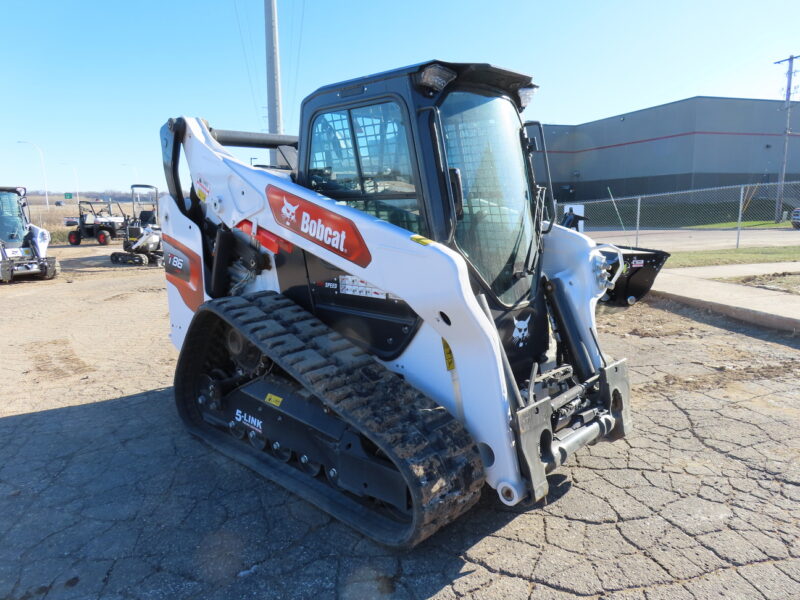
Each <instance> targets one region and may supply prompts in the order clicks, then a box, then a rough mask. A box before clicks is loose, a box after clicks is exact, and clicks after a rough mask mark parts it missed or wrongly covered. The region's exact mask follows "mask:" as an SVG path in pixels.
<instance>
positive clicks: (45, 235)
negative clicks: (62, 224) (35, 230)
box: [39, 229, 50, 244]
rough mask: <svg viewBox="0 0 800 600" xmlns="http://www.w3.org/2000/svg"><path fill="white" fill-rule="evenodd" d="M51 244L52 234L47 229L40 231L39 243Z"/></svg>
mask: <svg viewBox="0 0 800 600" xmlns="http://www.w3.org/2000/svg"><path fill="white" fill-rule="evenodd" d="M49 242H50V233H49V232H48V231H47V230H46V229H40V230H39V243H40V244H46V243H49Z"/></svg>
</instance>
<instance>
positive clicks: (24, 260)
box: [0, 187, 61, 283]
mask: <svg viewBox="0 0 800 600" xmlns="http://www.w3.org/2000/svg"><path fill="white" fill-rule="evenodd" d="M25 194H26V190H25V188H24V187H0V283H10V282H11V280H12V279H14V278H17V277H21V276H26V275H34V276H36V277H37V278H39V279H53V278H54V277H55V276H56V275H58V274H59V273H60V272H61V265H60V264H59V262H58V259H57V258H56V257H54V256H47V247H48V246H49V245H50V233H49V232H48V231H47V230H46V229H43V228H41V227H37V226H36V225H34V224H33V223H31V216H30V212H29V209H28V201H27V199H26V197H25Z"/></svg>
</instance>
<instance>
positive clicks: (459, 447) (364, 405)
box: [175, 292, 484, 547]
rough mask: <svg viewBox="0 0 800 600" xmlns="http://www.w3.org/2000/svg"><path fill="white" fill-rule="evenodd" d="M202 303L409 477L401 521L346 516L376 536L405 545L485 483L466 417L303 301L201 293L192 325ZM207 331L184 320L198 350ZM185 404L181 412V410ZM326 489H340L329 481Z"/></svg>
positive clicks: (468, 503)
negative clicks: (391, 527) (407, 511)
mask: <svg viewBox="0 0 800 600" xmlns="http://www.w3.org/2000/svg"><path fill="white" fill-rule="evenodd" d="M202 313H213V314H215V315H216V316H217V317H218V318H219V319H222V320H223V321H226V322H227V323H228V324H229V325H230V326H231V327H234V328H236V329H237V330H238V331H239V332H240V333H241V334H242V335H243V336H244V337H245V338H247V339H248V340H250V342H251V343H253V344H254V345H256V346H257V347H258V348H259V349H260V351H261V352H262V353H263V354H265V355H266V356H268V357H269V358H270V359H271V360H273V361H274V362H275V363H276V364H277V365H278V366H279V367H280V368H281V369H283V370H284V371H285V372H286V373H288V374H289V375H290V376H291V377H292V378H294V379H295V380H296V381H297V382H298V383H300V384H301V385H302V386H303V387H305V388H306V389H307V390H308V391H309V392H311V393H312V394H314V395H315V396H316V397H317V398H318V399H319V400H320V401H321V402H323V403H324V404H325V405H326V406H327V407H328V408H330V409H331V410H332V411H333V412H335V413H336V414H338V415H339V417H340V418H342V419H343V420H344V421H345V422H347V423H348V424H349V425H350V426H351V427H353V428H355V429H357V430H358V431H360V432H361V434H362V435H365V436H366V437H367V438H369V439H370V440H372V442H374V443H375V444H376V445H377V446H378V447H379V448H380V449H381V450H382V451H383V452H384V453H385V454H386V455H387V456H388V457H389V458H390V459H391V460H392V461H393V462H394V464H395V465H396V466H397V467H398V469H399V470H400V472H401V473H402V474H403V476H404V477H405V478H406V481H407V482H408V485H409V489H410V490H411V493H412V499H413V513H412V516H413V519H412V523H411V525H409V526H408V530H407V531H404V532H402V533H401V534H397V535H396V536H392V538H391V539H387V537H386V536H381V535H380V534H377V535H376V534H375V532H371V531H369V530H366V528H365V527H364V526H363V524H360V523H349V524H350V525H351V526H353V527H354V528H356V529H358V530H360V531H362V532H364V533H366V534H367V535H369V536H370V537H373V539H376V540H377V541H379V542H381V543H384V544H387V545H391V546H396V547H411V546H414V545H416V544H418V543H419V542H421V541H422V540H424V539H425V538H427V537H429V536H430V535H432V534H433V533H434V532H435V531H436V530H438V529H439V528H441V527H443V526H444V525H446V524H448V523H450V522H451V521H453V520H455V519H456V518H458V517H459V516H460V515H462V514H463V513H464V512H466V511H467V510H469V508H471V507H472V506H473V505H474V504H475V503H476V502H477V501H478V498H479V497H480V492H481V488H482V486H483V483H484V471H483V464H482V462H481V460H480V456H479V454H478V451H477V448H476V446H475V443H474V441H473V440H472V438H471V436H470V435H469V433H468V432H467V431H466V429H464V427H463V425H462V424H461V423H459V422H458V421H456V420H455V419H454V418H453V417H452V416H451V415H450V413H448V412H447V410H445V409H444V408H442V407H441V406H439V405H437V404H436V403H435V402H434V401H433V400H431V399H430V398H428V397H427V396H425V395H424V394H422V393H421V392H419V391H418V390H417V389H415V388H414V387H412V386H411V385H410V384H408V383H407V382H405V381H404V380H403V379H402V378H401V377H399V376H398V375H396V374H395V373H392V372H391V371H389V370H388V369H386V368H385V367H384V366H383V365H381V364H379V363H378V362H376V361H375V360H374V359H373V358H372V357H371V356H370V355H368V354H366V353H365V352H363V351H362V350H360V349H359V348H357V347H356V346H354V345H353V344H352V343H351V342H350V341H348V340H347V339H345V338H344V337H342V336H341V335H340V334H338V333H337V332H335V331H333V330H332V329H330V328H329V327H328V326H327V325H325V324H324V323H322V322H321V321H319V320H318V319H317V318H316V317H314V316H313V315H311V314H309V313H308V312H307V311H305V310H304V309H303V308H302V307H300V306H298V305H297V304H295V303H294V302H292V301H291V300H289V299H288V298H286V297H285V296H282V295H280V294H277V293H275V292H259V293H256V294H249V295H245V296H235V297H226V298H221V299H217V300H212V301H210V302H207V303H206V304H204V305H203V306H202V307H201V308H200V309H199V310H198V313H197V315H196V316H195V321H193V323H192V325H194V324H195V322H197V320H198V316H200V315H201V314H202ZM198 329H200V330H201V331H199V332H198V331H197V330H198ZM208 331H209V330H208V329H206V328H203V327H200V328H197V327H193V326H190V329H189V332H188V333H187V339H186V341H185V342H184V348H187V347H190V348H192V352H193V353H198V352H201V350H200V348H202V347H206V348H208V352H211V351H212V350H211V348H213V346H214V344H215V342H216V343H218V341H217V340H209V339H208V338H209V335H208ZM216 331H219V329H217V330H216ZM181 358H183V353H182V356H181ZM187 362H188V360H187ZM194 362H195V363H196V362H197V360H195V361H194ZM182 363H183V361H182V360H180V359H179V364H178V370H177V371H176V382H175V387H176V399H177V400H178V402H179V408H180V402H181V395H182V394H183V395H185V394H186V393H185V391H183V390H184V389H185V388H186V387H187V386H188V387H191V382H185V383H184V385H183V386H182V385H181V376H182ZM184 370H185V368H184ZM190 395H191V394H190ZM183 401H184V402H186V401H187V399H184V400H183ZM188 401H189V402H191V401H193V399H192V398H189V399H188ZM181 414H182V415H184V418H186V416H185V411H182V412H181ZM331 493H335V494H337V495H338V492H335V491H334V490H333V488H331ZM320 508H323V509H325V508H326V507H325V506H321V507H320ZM340 518H341V517H340Z"/></svg>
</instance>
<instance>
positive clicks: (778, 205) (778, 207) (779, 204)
mask: <svg viewBox="0 0 800 600" xmlns="http://www.w3.org/2000/svg"><path fill="white" fill-rule="evenodd" d="M795 58H800V55H797V56H790V57H789V58H784V59H783V60H779V61H777V62H776V63H774V64H776V65H779V64H781V63H785V62H787V61H788V63H789V69H788V70H787V71H786V104H785V106H784V108H785V109H786V129H785V131H784V132H783V162H782V163H781V174H780V176H779V177H778V197H777V198H776V199H775V222H776V223H779V222H780V221H781V217H782V216H783V214H782V213H783V187H784V183H785V182H786V163H787V161H788V158H789V135H790V134H791V124H792V121H791V118H792V75H794V59H795Z"/></svg>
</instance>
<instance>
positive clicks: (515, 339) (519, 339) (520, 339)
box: [511, 315, 531, 348]
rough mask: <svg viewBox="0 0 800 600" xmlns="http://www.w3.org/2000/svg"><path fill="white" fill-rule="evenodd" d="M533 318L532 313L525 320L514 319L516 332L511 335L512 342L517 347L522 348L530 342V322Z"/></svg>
mask: <svg viewBox="0 0 800 600" xmlns="http://www.w3.org/2000/svg"><path fill="white" fill-rule="evenodd" d="M530 320H531V317H530V315H528V318H527V319H525V320H524V321H523V320H521V319H520V320H517V319H516V318H515V319H514V333H513V334H512V335H511V342H512V343H513V344H514V345H515V346H516V347H517V348H522V347H523V346H524V345H525V344H527V343H528V338H529V337H530V334H529V333H528V322H529V321H530Z"/></svg>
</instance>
